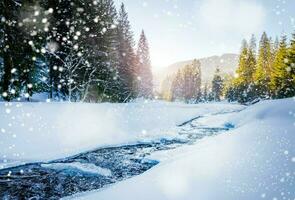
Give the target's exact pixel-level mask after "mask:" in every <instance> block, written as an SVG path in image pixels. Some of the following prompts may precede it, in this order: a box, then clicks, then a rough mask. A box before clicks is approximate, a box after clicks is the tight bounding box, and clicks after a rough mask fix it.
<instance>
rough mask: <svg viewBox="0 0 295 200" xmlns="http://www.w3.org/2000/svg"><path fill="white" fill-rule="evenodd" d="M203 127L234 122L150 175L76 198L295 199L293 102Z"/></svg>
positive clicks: (167, 158) (163, 156)
mask: <svg viewBox="0 0 295 200" xmlns="http://www.w3.org/2000/svg"><path fill="white" fill-rule="evenodd" d="M221 116H222V117H220V116H208V117H205V118H203V119H201V120H200V123H203V124H211V125H212V124H214V123H218V124H224V123H232V124H234V125H235V129H233V130H232V131H229V132H228V134H223V135H219V136H216V137H213V138H208V139H204V140H201V141H200V142H198V143H196V144H195V145H192V146H184V147H182V148H179V149H175V150H172V151H169V152H165V153H159V154H157V155H156V156H153V158H154V159H159V160H160V161H161V162H160V164H159V165H158V166H156V167H154V168H153V169H151V170H150V171H148V172H146V173H144V174H142V175H140V176H137V177H135V178H132V179H129V180H126V181H123V182H121V183H118V184H116V185H114V186H112V187H109V188H107V189H105V190H101V191H97V192H91V193H86V194H82V195H80V196H78V197H77V199H100V200H113V199H116V200H120V199H122V200H123V199H129V200H137V199H141V200H145V199H146V200H150V199H153V200H158V199H159V200H165V199H169V200H174V199H179V200H215V199H223V200H231V199H232V200H237V199H239V200H243V199H245V200H256V199H271V200H279V199H288V200H291V199H292V200H293V199H294V198H295V189H294V188H295V101H294V99H285V100H276V101H265V102H261V103H259V104H257V105H254V106H251V107H249V108H247V109H246V110H244V111H242V112H240V113H236V114H229V115H226V116H224V115H221Z"/></svg>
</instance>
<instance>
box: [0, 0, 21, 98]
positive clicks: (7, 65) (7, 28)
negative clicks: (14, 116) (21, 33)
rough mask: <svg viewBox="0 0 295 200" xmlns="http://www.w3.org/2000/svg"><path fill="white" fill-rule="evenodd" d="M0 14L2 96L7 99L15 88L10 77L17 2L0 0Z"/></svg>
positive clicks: (15, 31) (12, 63)
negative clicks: (0, 33)
mask: <svg viewBox="0 0 295 200" xmlns="http://www.w3.org/2000/svg"><path fill="white" fill-rule="evenodd" d="M0 5H1V6H0V8H1V9H0V12H1V13H0V16H1V32H2V34H3V37H2V40H3V42H2V48H1V50H0V51H1V56H3V76H2V80H1V86H2V88H1V89H2V91H1V92H2V97H3V99H5V100H7V101H9V100H11V99H12V98H13V97H14V96H15V92H16V89H15V87H14V81H13V79H12V77H13V72H15V71H16V70H15V68H14V67H15V65H14V59H13V56H14V55H15V54H14V51H15V49H16V46H17V44H16V43H15V40H14V37H13V35H16V33H17V29H16V26H17V24H16V20H17V12H18V9H19V7H20V4H19V2H17V1H10V0H3V1H1V2H0Z"/></svg>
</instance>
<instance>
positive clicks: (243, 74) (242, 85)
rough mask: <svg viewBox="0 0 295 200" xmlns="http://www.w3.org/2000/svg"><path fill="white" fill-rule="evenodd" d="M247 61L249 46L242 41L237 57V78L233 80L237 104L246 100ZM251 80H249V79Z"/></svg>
mask: <svg viewBox="0 0 295 200" xmlns="http://www.w3.org/2000/svg"><path fill="white" fill-rule="evenodd" d="M248 59H249V45H248V43H247V41H246V40H243V41H242V47H241V53H240V57H239V66H238V69H237V71H236V74H237V78H235V79H234V88H232V89H233V90H235V94H236V96H235V97H236V99H235V100H237V101H239V102H245V101H247V100H246V96H247V93H246V90H247V87H248V85H247V82H248V81H249V80H248V79H247V78H249V73H247V71H248ZM250 80H251V79H250Z"/></svg>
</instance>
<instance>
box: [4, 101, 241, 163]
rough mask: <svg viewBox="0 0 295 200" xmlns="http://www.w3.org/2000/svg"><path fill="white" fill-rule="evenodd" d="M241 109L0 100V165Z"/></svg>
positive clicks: (165, 130) (160, 132)
mask: <svg viewBox="0 0 295 200" xmlns="http://www.w3.org/2000/svg"><path fill="white" fill-rule="evenodd" d="M240 108H242V106H239V105H229V104H223V103H216V104H199V105H185V104H181V103H165V102H159V101H156V102H154V101H145V102H137V103H129V104H109V103H105V104H82V103H17V102H15V103H3V102H2V103H0V148H1V151H0V158H3V160H1V159H0V167H1V164H2V167H5V166H9V164H13V163H14V164H19V162H32V161H46V160H51V159H57V158H62V157H65V156H69V155H73V154H76V153H81V152H83V151H86V150H90V149H93V148H98V147H102V146H107V145H117V144H122V143H131V142H136V141H138V140H140V141H143V140H148V139H151V138H157V137H164V136H173V135H175V134H176V132H174V131H173V130H172V129H173V127H175V126H176V125H177V124H179V123H182V122H184V121H186V120H189V119H191V118H193V117H196V116H199V115H204V114H209V113H213V112H224V111H231V110H235V109H240ZM171 128H172V129H171ZM3 161H4V162H3ZM1 162H2V163H1Z"/></svg>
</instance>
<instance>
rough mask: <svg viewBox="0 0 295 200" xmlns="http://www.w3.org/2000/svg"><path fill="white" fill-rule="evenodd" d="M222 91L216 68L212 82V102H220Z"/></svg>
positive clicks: (221, 83) (220, 78)
mask: <svg viewBox="0 0 295 200" xmlns="http://www.w3.org/2000/svg"><path fill="white" fill-rule="evenodd" d="M222 91H223V79H222V77H221V75H220V69H219V68H218V67H217V68H216V71H215V75H214V78H213V80H212V95H213V99H214V101H220V99H221V96H222Z"/></svg>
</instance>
